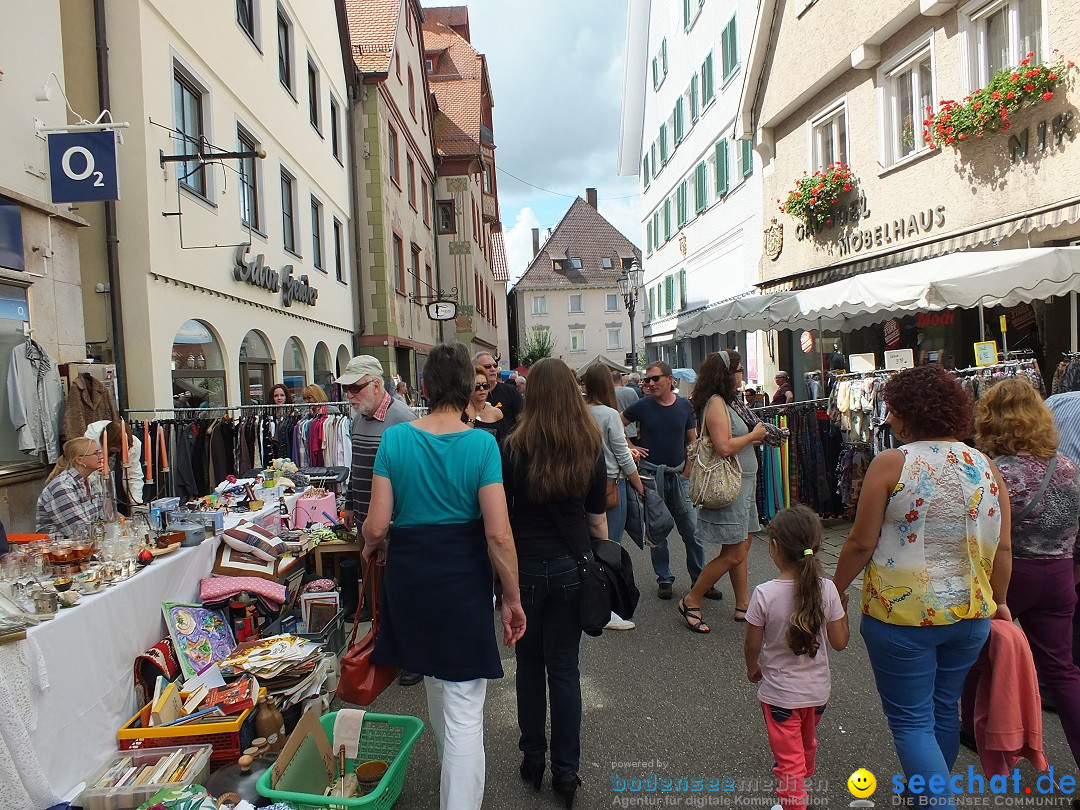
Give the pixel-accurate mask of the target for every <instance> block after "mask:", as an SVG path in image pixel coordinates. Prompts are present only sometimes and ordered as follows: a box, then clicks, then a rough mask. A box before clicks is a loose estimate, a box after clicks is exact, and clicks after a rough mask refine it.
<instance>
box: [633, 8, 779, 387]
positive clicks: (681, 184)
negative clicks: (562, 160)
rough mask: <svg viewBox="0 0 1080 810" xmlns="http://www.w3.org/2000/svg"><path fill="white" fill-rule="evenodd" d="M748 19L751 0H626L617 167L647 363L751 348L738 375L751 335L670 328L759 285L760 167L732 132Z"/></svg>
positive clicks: (752, 375) (691, 360) (754, 346)
mask: <svg viewBox="0 0 1080 810" xmlns="http://www.w3.org/2000/svg"><path fill="white" fill-rule="evenodd" d="M754 14H755V4H754V3H753V2H749V0H723V2H703V0H654V1H653V2H648V1H647V0H645V1H643V0H632V2H631V3H630V8H629V21H628V28H627V42H626V76H625V81H624V101H623V122H622V138H621V143H620V165H619V169H620V174H631V175H632V174H636V175H638V176H639V178H640V180H641V189H642V191H641V193H642V198H641V199H642V206H641V213H642V240H643V242H644V247H645V251H644V252H645V259H644V265H643V270H644V281H645V288H646V289H645V292H644V293H643V305H644V306H645V308H646V311H647V317H648V321H647V323H646V326H645V335H646V337H645V343H646V348H647V351H648V356H649V359H662V360H665V361H667V362H668V363H670V364H671V365H673V366H697V365H699V364H700V362H701V360H702V359H704V356H705V354H706V353H708V352H709V351H714V350H716V349H719V348H724V347H729V346H737V347H739V349H740V350H741V351H743V352H744V353H746V352H747V350H748V349H749V355H748V357H747V360H748V363H747V367H748V372H749V374H748V381H750V380H756V379H757V378H758V375H759V370H758V361H757V357H758V336H756V335H751V337H750V341H749V345H748V344H747V339H746V335H745V333H743V334H734V333H732V334H730V335H713V336H709V337H701V338H693V339H680V338H677V337H676V334H675V332H676V328H677V326H678V325H679V324H680V323H681V322H683V321H685V320H686V319H687V318H689V317H691V316H693V315H694V314H695V313H697V312H699V311H701V310H702V309H704V308H707V307H709V306H710V305H712V304H716V303H717V302H720V301H724V300H727V299H730V298H732V297H734V296H737V295H741V294H745V293H746V292H748V291H749V290H752V289H753V285H754V284H755V283H756V282H757V280H758V279H757V269H756V268H757V264H758V259H759V257H760V256H761V238H760V232H761V203H760V199H761V173H760V170H759V165H758V161H757V159H756V158H755V156H754V153H753V150H752V143H751V141H750V140H749V139H745V138H736V137H734V133H733V130H734V125H735V117H736V114H737V112H738V106H739V105H738V101H739V92H740V89H741V86H742V80H743V71H744V65H745V64H746V56H747V53H748V51H749V43H750V37H751V34H752V32H753V26H754Z"/></svg>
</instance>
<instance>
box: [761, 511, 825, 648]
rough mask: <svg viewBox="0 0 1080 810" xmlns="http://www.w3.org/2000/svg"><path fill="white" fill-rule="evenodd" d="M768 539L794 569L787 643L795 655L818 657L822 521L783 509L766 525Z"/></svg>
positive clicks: (809, 513)
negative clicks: (792, 596) (773, 542)
mask: <svg viewBox="0 0 1080 810" xmlns="http://www.w3.org/2000/svg"><path fill="white" fill-rule="evenodd" d="M769 536H770V537H771V538H772V539H773V540H775V541H776V545H777V547H778V548H779V551H780V554H781V556H782V557H783V558H784V560H785V561H786V562H787V563H788V564H789V565H790V566H791V567H792V568H793V569H794V570H795V594H794V597H795V598H794V603H795V608H794V610H793V611H792V613H791V626H790V627H789V628H788V633H787V643H788V646H789V647H791V651H792V652H793V653H795V655H808V656H810V657H811V658H813V657H814V656H816V655H817V653H818V648H819V647H820V646H821V640H820V634H821V627H822V625H824V624H825V607H824V605H823V604H822V591H821V563H820V562H819V561H818V558H817V553H818V550H819V549H820V548H821V520H820V519H819V518H818V516H817V515H816V514H814V513H813V512H812V511H811V510H810V509H808V508H807V507H805V506H803V505H802V504H798V505H796V506H793V507H791V508H789V509H784V510H783V511H782V512H780V513H779V514H777V516H776V517H775V518H773V519H772V521H771V522H770V523H769Z"/></svg>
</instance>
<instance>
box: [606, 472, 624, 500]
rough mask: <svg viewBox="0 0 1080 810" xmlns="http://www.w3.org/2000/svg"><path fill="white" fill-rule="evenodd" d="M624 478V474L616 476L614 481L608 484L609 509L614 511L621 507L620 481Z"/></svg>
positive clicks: (620, 473)
mask: <svg viewBox="0 0 1080 810" xmlns="http://www.w3.org/2000/svg"><path fill="white" fill-rule="evenodd" d="M621 478H622V472H621V471H620V472H619V474H618V475H616V476H615V480H614V481H608V482H607V508H608V509H614V508H615V507H617V506H618V505H619V480H620V479H621Z"/></svg>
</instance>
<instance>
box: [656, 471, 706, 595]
mask: <svg viewBox="0 0 1080 810" xmlns="http://www.w3.org/2000/svg"><path fill="white" fill-rule="evenodd" d="M656 484H657V490H658V491H659V492H660V494H661V495H663V497H664V503H666V504H667V508H668V510H669V511H670V512H671V516H672V517H673V518H675V528H676V529H678V530H679V536H680V537H682V541H683V545H684V546H686V570H687V572H688V573H689V574H690V585H691V586H693V584H694V583H695V582H697V578H698V576H699V575H700V574H701V569H702V568H704V567H705V544H704V543H702V542H701V541H700V540H698V539H697V510H696V509H694V504H693V502H691V500H690V479H689V478H686V477H685V476H683V475H680V474H679V473H678V471H677V470H672V472H670V473H668V474H667V475H665V476H664V480H663V482H662V483H661V482H660V481H657V482H656ZM649 551H650V553H651V554H652V565H653V571H655V572H656V581H657V582H674V581H675V575H674V574H673V573H671V555H670V554H669V553H668V544H667V538H666V537H665V538H664V539H663V540H661V541H660V542H659V543H657V544H656V545H655V546H653V547H652V548H651V549H650V550H649Z"/></svg>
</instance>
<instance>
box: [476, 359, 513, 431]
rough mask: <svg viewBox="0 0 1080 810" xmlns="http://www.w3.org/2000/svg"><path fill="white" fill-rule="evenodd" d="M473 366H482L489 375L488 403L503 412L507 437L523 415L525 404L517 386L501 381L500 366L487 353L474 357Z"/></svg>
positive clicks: (504, 429) (503, 429)
mask: <svg viewBox="0 0 1080 810" xmlns="http://www.w3.org/2000/svg"><path fill="white" fill-rule="evenodd" d="M473 365H476V366H480V367H481V368H483V369H484V373H486V374H487V377H488V382H489V383H491V390H490V391H488V399H487V401H488V403H489V404H491V405H493V406H494V407H496V408H498V409H499V410H500V411H502V412H503V419H505V420H506V422H504V423H503V424H504V427H503V428H502V431H501V435H503V436H506V435H507V434H509V433H510V431H511V430H513V429H514V425H516V424H517V418H518V414H520V413H521V408H522V406H523V405H524V404H525V403H524V401H523V400H522V398H521V393H520V392H519V391H518V389H517V386H516V385H507V384H506V383H504V382H502V381H501V380H500V379H499V364H498V363H496V362H495V358H494V357H492V356H491V355H490V354H488V353H487V352H480V353H479V354H477V355H476V356H475V357H473Z"/></svg>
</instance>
